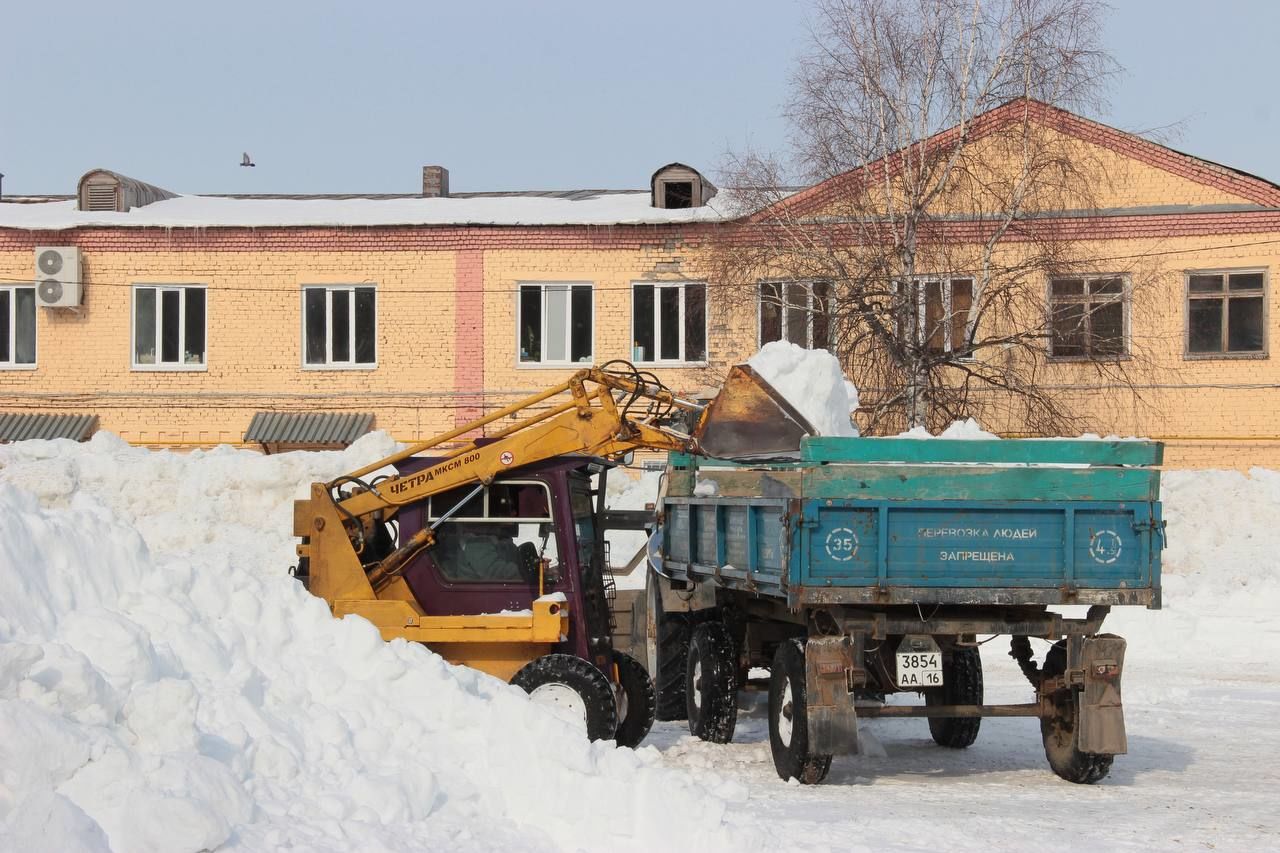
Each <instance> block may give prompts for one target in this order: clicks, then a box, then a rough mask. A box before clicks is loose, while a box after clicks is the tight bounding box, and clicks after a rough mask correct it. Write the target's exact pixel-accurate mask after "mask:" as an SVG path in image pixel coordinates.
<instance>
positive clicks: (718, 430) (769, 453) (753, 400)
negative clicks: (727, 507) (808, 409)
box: [693, 364, 813, 460]
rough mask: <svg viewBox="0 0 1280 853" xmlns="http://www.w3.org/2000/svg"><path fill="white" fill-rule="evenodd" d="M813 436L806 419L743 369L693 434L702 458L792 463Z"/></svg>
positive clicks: (706, 411) (732, 374)
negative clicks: (804, 440) (787, 460)
mask: <svg viewBox="0 0 1280 853" xmlns="http://www.w3.org/2000/svg"><path fill="white" fill-rule="evenodd" d="M812 434H813V426H812V425H811V424H810V423H809V421H808V420H807V419H806V418H805V416H804V415H802V414H800V412H798V411H796V408H795V406H792V405H791V404H790V403H789V402H787V400H786V398H784V397H783V396H782V395H781V394H779V393H778V392H777V390H775V389H774V387H773V386H772V385H770V384H769V383H768V382H766V381H765V380H764V379H763V378H762V377H761V376H760V375H759V374H758V373H756V372H755V371H754V370H752V369H751V367H750V366H748V365H745V364H737V365H734V367H733V368H732V369H731V370H730V371H729V378H728V379H726V380H725V383H724V385H723V386H722V387H721V389H720V393H719V394H717V395H716V397H715V399H714V400H712V401H711V404H710V405H708V406H707V408H706V409H704V410H703V412H702V415H701V417H699V418H698V424H697V427H695V429H694V431H693V437H694V438H695V439H696V440H697V442H698V447H699V449H700V451H701V452H702V453H703V454H705V455H707V456H713V457H716V458H719V459H740V460H748V459H775V458H794V457H795V456H796V455H797V454H798V453H799V452H800V439H802V438H804V437H805V436H806V435H812Z"/></svg>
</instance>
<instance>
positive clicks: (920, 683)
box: [898, 652, 942, 687]
mask: <svg viewBox="0 0 1280 853" xmlns="http://www.w3.org/2000/svg"><path fill="white" fill-rule="evenodd" d="M898 686H899V687H940V686H942V653H941V652H898Z"/></svg>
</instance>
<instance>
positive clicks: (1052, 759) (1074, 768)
mask: <svg viewBox="0 0 1280 853" xmlns="http://www.w3.org/2000/svg"><path fill="white" fill-rule="evenodd" d="M1066 671H1067V650H1066V647H1065V646H1064V645H1063V644H1062V643H1061V642H1058V643H1056V644H1054V646H1053V647H1052V648H1051V649H1049V654H1048V655H1046V656H1045V659H1044V667H1043V668H1042V670H1041V674H1042V676H1043V677H1044V678H1056V677H1058V676H1060V675H1062V674H1063V673H1064V672H1066ZM1077 698H1078V697H1077V696H1076V691H1074V690H1062V691H1059V693H1058V694H1057V695H1055V696H1054V697H1053V700H1054V701H1053V705H1054V710H1055V713H1054V715H1053V716H1052V717H1041V718H1040V735H1041V737H1042V738H1043V739H1044V755H1045V758H1047V759H1049V766H1050V767H1051V768H1053V772H1054V773H1056V774H1058V776H1059V777H1061V778H1063V779H1066V780H1067V781H1068V782H1074V783H1075V784H1077V785H1092V784H1094V783H1095V782H1101V781H1102V780H1103V779H1104V778H1106V776H1107V774H1108V773H1110V772H1111V764H1112V762H1113V761H1115V756H1114V755H1105V754H1103V753H1100V752H1081V751H1080V749H1079V748H1078V747H1077V745H1076V744H1077V738H1076V718H1077V717H1078V716H1079V707H1078V705H1077Z"/></svg>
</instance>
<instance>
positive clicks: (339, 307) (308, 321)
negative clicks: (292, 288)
mask: <svg viewBox="0 0 1280 853" xmlns="http://www.w3.org/2000/svg"><path fill="white" fill-rule="evenodd" d="M377 299H378V296H377V290H376V289H375V288H373V287H355V286H352V285H326V286H323V287H321V286H307V287H304V288H303V289H302V313H303V338H304V341H303V347H304V351H305V359H306V364H307V365H310V366H324V367H373V366H375V365H376V364H377V361H378V346H377V341H378V312H377V307H378V302H377Z"/></svg>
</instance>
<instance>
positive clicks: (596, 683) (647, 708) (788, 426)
mask: <svg viewBox="0 0 1280 853" xmlns="http://www.w3.org/2000/svg"><path fill="white" fill-rule="evenodd" d="M757 379H758V378H756V377H753V376H751V375H747V374H743V375H741V376H738V377H737V378H735V379H734V381H733V382H731V383H728V384H726V386H725V387H724V388H723V389H722V390H721V392H720V395H719V396H718V397H717V398H716V400H715V401H713V403H712V406H706V405H703V404H702V403H699V402H696V401H691V400H686V399H682V398H681V397H678V396H677V395H675V394H674V393H672V392H671V390H670V389H668V388H666V387H665V386H664V385H663V384H662V383H661V382H660V381H659V380H658V378H657V377H656V376H654V375H653V374H652V373H648V372H644V371H641V370H637V369H636V368H635V367H634V366H633V365H631V364H629V363H626V362H611V363H609V364H605V365H603V366H601V367H594V368H589V369H583V370H579V371H577V372H576V373H574V374H573V375H572V376H571V377H570V378H569V379H568V380H567V381H565V382H563V383H559V384H557V385H555V386H552V387H551V388H548V389H546V390H545V391H542V392H540V393H537V394H534V395H531V396H529V397H528V398H526V399H523V400H520V401H518V402H516V403H513V404H512V405H510V406H506V407H504V408H501V409H499V410H497V411H495V412H493V413H491V414H489V415H487V416H486V417H483V418H480V419H478V420H476V421H474V422H471V423H468V424H464V425H462V426H460V427H459V428H457V429H455V430H451V431H449V432H446V433H444V434H442V435H439V436H436V437H434V438H431V439H428V440H426V441H422V442H418V443H415V444H413V445H412V446H410V447H408V448H406V449H405V450H403V451H401V452H399V453H395V454H392V455H391V456H388V457H386V458H384V459H380V460H378V461H377V462H374V463H372V464H369V465H366V466H364V467H362V468H360V469H359V470H356V471H352V472H350V473H348V474H344V475H343V476H340V477H337V478H335V479H334V480H331V481H328V482H323V483H314V484H312V486H311V489H310V495H309V497H307V498H306V499H304V500H299V501H297V502H296V503H295V505H294V517H293V532H294V535H295V536H296V537H297V538H298V545H297V554H298V562H297V565H296V566H294V567H293V568H292V572H293V574H294V575H295V576H296V577H297V578H298V579H299V580H300V581H301V582H302V583H303V584H304V585H305V586H306V588H307V589H308V590H309V591H310V592H311V593H312V594H314V595H316V596H318V597H320V598H322V599H324V600H325V602H326V603H327V604H328V605H329V607H330V609H331V611H332V612H333V614H334V616H336V617H344V616H349V615H354V616H360V617H363V618H365V619H367V620H368V621H370V622H371V623H373V625H374V626H376V627H377V628H378V630H379V632H380V633H381V635H382V637H383V638H384V639H387V640H393V639H404V640H408V641H411V642H420V643H424V644H426V645H427V646H428V647H430V648H431V649H433V650H435V651H436V652H438V653H439V654H440V655H442V656H443V657H444V658H446V659H447V660H449V661H451V662H453V663H458V664H464V665H467V666H471V667H474V668H477V669H480V670H482V671H484V672H487V673H489V674H491V675H494V676H496V677H498V678H501V679H503V680H506V681H510V682H511V683H512V684H515V685H518V686H519V687H521V688H523V689H524V690H526V691H527V692H529V693H530V694H531V696H532V697H533V699H534V700H535V701H538V702H542V703H545V704H547V705H550V706H553V707H558V708H560V709H562V710H563V711H564V712H565V713H566V714H568V715H569V716H571V717H572V718H574V719H577V720H580V721H581V722H583V724H584V725H585V727H586V732H587V735H588V736H589V737H590V738H592V739H602V740H605V739H613V740H615V741H616V742H617V743H618V744H620V745H624V746H635V745H636V744H638V743H640V742H641V741H642V740H643V738H644V737H645V735H646V734H647V733H648V731H649V728H650V726H651V725H652V723H653V720H654V709H655V695H654V689H653V684H652V681H651V679H650V677H649V675H648V673H647V671H646V669H645V668H644V667H643V666H642V665H641V664H640V663H639V662H638V661H637V660H636V659H635V658H634V657H633V656H631V655H628V654H626V653H625V652H623V651H621V650H619V649H615V648H614V647H613V642H612V624H611V611H610V588H611V585H610V577H609V575H608V572H607V555H606V547H605V538H604V533H605V530H606V528H607V527H608V525H609V524H610V523H611V522H612V521H615V520H617V519H618V518H619V517H621V516H625V514H620V513H609V512H607V511H606V510H605V507H604V494H605V488H606V477H607V475H608V470H609V468H610V467H611V466H612V465H613V464H614V463H615V462H616V461H618V460H620V459H623V458H625V457H626V456H628V455H629V454H631V453H632V452H633V451H635V450H660V451H670V452H682V453H694V454H698V453H702V452H704V451H703V448H702V443H703V442H704V441H705V442H709V443H710V446H711V447H713V448H715V451H716V452H717V453H719V454H721V455H725V456H730V457H732V456H733V455H734V454H735V447H737V446H739V445H741V444H742V443H743V442H744V440H746V441H747V442H748V443H749V444H750V445H751V446H752V447H764V448H769V449H770V452H775V450H776V449H779V448H780V449H782V450H786V449H787V448H788V447H789V448H791V450H793V451H794V450H795V449H796V448H798V447H799V441H800V438H801V437H802V436H803V434H804V433H805V430H806V429H807V427H806V426H805V425H804V424H802V423H800V421H798V420H797V419H796V418H795V417H794V416H793V415H792V413H790V412H789V410H787V409H785V408H783V405H784V403H783V401H781V398H780V397H778V395H777V393H776V391H774V390H773V389H772V388H771V387H769V386H768V385H767V383H763V382H761V381H757ZM730 398H732V399H730ZM713 408H714V409H715V412H719V411H724V412H725V413H726V414H725V415H724V416H723V417H717V415H716V414H715V412H713V411H712V409H713ZM743 413H746V414H745V415H744V414H743ZM720 422H724V423H727V424H728V427H727V428H722V427H721V426H718V423H720ZM744 428H747V429H746V431H745V432H743V430H744ZM726 430H727V431H726ZM744 437H745V438H744ZM624 522H626V519H625V518H623V519H622V521H621V522H619V523H624Z"/></svg>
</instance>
